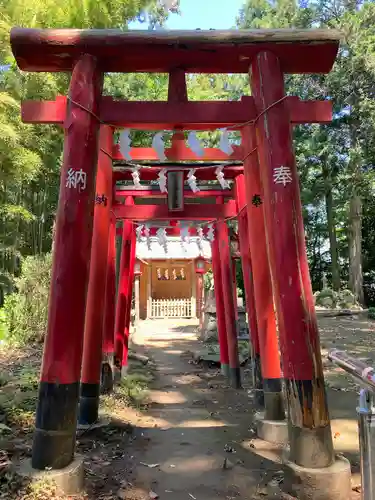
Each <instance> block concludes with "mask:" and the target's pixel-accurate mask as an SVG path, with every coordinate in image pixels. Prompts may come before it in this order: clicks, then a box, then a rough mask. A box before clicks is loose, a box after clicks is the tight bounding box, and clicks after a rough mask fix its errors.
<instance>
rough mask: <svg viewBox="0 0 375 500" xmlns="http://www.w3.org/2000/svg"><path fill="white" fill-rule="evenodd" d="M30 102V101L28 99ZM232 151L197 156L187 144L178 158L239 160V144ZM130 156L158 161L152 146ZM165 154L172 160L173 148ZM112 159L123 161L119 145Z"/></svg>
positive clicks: (210, 151) (206, 150)
mask: <svg viewBox="0 0 375 500" xmlns="http://www.w3.org/2000/svg"><path fill="white" fill-rule="evenodd" d="M29 102H30V101H29ZM232 147H233V150H234V151H233V153H232V154H231V155H227V154H226V153H223V151H221V150H220V149H216V148H204V154H203V156H197V155H196V154H195V153H193V151H192V150H191V149H189V147H188V146H187V145H185V148H184V149H183V151H180V160H185V161H187V160H190V161H202V160H203V161H241V160H242V158H243V154H242V149H241V146H235V145H234V146H232ZM129 154H130V156H131V158H132V160H133V161H141V160H154V161H159V158H158V155H157V152H156V151H155V149H153V148H131V150H130V153H129ZM165 156H166V157H167V159H168V160H172V158H173V157H174V150H173V149H172V148H166V149H165ZM112 158H113V160H118V161H124V156H123V155H122V154H121V152H120V146H119V145H118V144H114V145H113V150H112Z"/></svg>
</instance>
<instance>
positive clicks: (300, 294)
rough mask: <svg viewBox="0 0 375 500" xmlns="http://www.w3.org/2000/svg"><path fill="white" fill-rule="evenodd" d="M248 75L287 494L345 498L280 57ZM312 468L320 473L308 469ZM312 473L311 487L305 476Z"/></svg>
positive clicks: (268, 58)
mask: <svg viewBox="0 0 375 500" xmlns="http://www.w3.org/2000/svg"><path fill="white" fill-rule="evenodd" d="M250 79H251V89H252V95H253V96H254V100H255V104H256V107H257V112H258V115H259V119H258V120H257V122H256V124H255V127H256V134H257V139H258V152H259V159H260V167H261V169H260V172H261V180H262V185H263V190H264V210H265V220H266V232H267V247H268V248H267V250H268V254H269V257H270V267H271V278H272V285H273V295H274V299H275V308H276V313H277V323H278V329H279V339H280V350H281V362H282V368H283V375H284V380H285V389H286V400H287V405H288V416H289V443H290V454H289V464H288V465H289V467H288V471H289V473H291V474H292V475H293V477H294V478H295V477H296V476H297V477H298V479H297V480H296V479H294V480H293V481H292V482H293V483H294V484H293V486H292V493H294V494H297V496H298V497H299V498H311V499H317V498H323V497H324V498H326V499H327V500H330V499H340V500H341V499H345V498H348V497H349V496H350V495H349V492H350V465H349V463H348V462H347V461H344V460H336V462H335V455H334V450H333V444H332V433H331V425H330V419H329V414H328V406H327V399H326V394H325V387H324V376H323V365H322V358H321V353H320V344H319V333H318V326H317V320H316V314H315V308H314V300H313V294H312V288H311V282H310V276H309V268H308V262H307V255H306V247H305V235H304V228H303V218H302V208H301V201H300V192H299V179H298V172H297V168H296V163H295V159H294V153H293V145H292V137H291V126H290V118H289V115H288V111H287V110H286V108H285V93H284V75H283V71H282V66H281V63H280V61H279V59H278V57H277V56H276V55H275V54H274V53H272V52H268V51H260V52H259V53H258V54H257V55H256V57H255V58H254V60H253V61H252V64H251V77H250ZM306 468H307V469H308V471H306ZM321 468H322V469H323V470H324V471H325V472H324V478H323V477H321V478H320V474H321V473H319V470H317V469H321ZM314 470H317V472H316V473H315V472H312V471H314ZM311 474H312V475H313V480H312V483H313V484H314V487H312V486H311V483H310V482H309V481H311ZM307 476H309V479H307ZM327 477H329V478H330V479H329V481H327ZM319 478H320V479H319ZM333 478H334V479H333ZM331 481H333V482H334V485H333V482H331ZM297 483H299V484H298V485H297Z"/></svg>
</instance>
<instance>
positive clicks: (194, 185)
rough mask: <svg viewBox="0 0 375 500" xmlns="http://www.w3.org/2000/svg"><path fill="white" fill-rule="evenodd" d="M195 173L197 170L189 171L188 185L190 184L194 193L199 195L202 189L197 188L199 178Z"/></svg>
mask: <svg viewBox="0 0 375 500" xmlns="http://www.w3.org/2000/svg"><path fill="white" fill-rule="evenodd" d="M195 171H196V169H195V168H192V169H191V170H189V172H188V175H187V183H188V184H189V187H190V189H191V190H192V191H193V193H199V191H200V189H199V187H198V186H197V178H196V177H195V175H194V174H195Z"/></svg>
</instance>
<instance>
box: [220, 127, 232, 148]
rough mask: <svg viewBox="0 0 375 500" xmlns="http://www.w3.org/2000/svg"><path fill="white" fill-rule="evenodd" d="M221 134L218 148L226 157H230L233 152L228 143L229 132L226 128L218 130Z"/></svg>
mask: <svg viewBox="0 0 375 500" xmlns="http://www.w3.org/2000/svg"><path fill="white" fill-rule="evenodd" d="M219 130H220V132H221V137H220V146H219V148H220V149H221V151H222V152H223V153H225V154H227V155H231V154H232V153H233V151H234V149H233V148H232V146H231V144H230V142H229V132H228V130H227V129H226V128H220V129H219Z"/></svg>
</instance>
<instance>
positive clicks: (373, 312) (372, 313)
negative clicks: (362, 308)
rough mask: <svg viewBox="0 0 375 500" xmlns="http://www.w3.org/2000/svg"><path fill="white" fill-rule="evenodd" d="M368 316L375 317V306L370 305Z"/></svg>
mask: <svg viewBox="0 0 375 500" xmlns="http://www.w3.org/2000/svg"><path fill="white" fill-rule="evenodd" d="M368 317H369V318H370V319H375V307H369V310H368Z"/></svg>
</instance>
